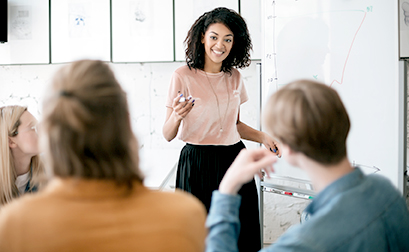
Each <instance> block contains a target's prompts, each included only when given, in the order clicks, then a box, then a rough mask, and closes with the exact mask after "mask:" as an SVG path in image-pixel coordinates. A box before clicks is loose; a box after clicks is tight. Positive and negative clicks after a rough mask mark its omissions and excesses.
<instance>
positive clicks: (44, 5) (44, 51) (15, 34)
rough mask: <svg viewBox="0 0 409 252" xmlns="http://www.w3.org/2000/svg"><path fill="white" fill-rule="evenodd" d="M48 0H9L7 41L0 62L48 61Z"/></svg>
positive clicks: (1, 48)
mask: <svg viewBox="0 0 409 252" xmlns="http://www.w3.org/2000/svg"><path fill="white" fill-rule="evenodd" d="M48 10H49V9H48V0H36V1H31V0H8V42H7V43H4V44H0V64H36V63H40V64H41V63H43V64H44V63H50V50H49V45H50V43H49V18H48V17H49V16H48V12H49V11H48Z"/></svg>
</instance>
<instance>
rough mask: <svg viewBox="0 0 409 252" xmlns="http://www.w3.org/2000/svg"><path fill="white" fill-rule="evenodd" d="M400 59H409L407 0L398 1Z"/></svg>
mask: <svg viewBox="0 0 409 252" xmlns="http://www.w3.org/2000/svg"><path fill="white" fill-rule="evenodd" d="M399 30H400V34H399V39H400V41H399V42H400V57H401V58H409V0H399Z"/></svg>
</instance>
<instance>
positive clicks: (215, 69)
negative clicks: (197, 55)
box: [203, 63, 222, 73]
mask: <svg viewBox="0 0 409 252" xmlns="http://www.w3.org/2000/svg"><path fill="white" fill-rule="evenodd" d="M221 70H222V63H220V64H206V63H205V65H204V68H203V71H205V72H206V73H220V71H221Z"/></svg>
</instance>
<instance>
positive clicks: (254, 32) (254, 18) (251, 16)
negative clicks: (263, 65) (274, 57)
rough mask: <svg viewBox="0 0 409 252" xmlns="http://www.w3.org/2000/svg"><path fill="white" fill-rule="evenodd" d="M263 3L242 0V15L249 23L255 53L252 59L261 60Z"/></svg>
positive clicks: (253, 0)
mask: <svg viewBox="0 0 409 252" xmlns="http://www.w3.org/2000/svg"><path fill="white" fill-rule="evenodd" d="M260 6H261V1H260V0H240V14H241V16H242V17H243V18H244V20H245V21H246V23H247V28H248V29H249V32H250V37H251V42H252V44H253V51H252V52H251V53H250V55H251V59H253V60H254V59H261V7H260Z"/></svg>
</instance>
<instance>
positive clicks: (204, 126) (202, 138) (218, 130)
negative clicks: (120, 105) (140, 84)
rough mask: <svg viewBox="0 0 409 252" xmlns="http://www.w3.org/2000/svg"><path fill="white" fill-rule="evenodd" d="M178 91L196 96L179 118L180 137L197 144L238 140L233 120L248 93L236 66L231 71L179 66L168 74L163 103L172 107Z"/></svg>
mask: <svg viewBox="0 0 409 252" xmlns="http://www.w3.org/2000/svg"><path fill="white" fill-rule="evenodd" d="M206 75H207V76H206ZM212 87H213V90H212ZM178 91H180V93H181V94H183V96H184V97H186V98H187V97H188V96H192V97H193V99H195V103H194V104H195V105H194V107H193V109H192V110H191V111H190V112H189V114H188V115H187V116H186V117H185V118H184V119H183V120H182V123H181V126H180V128H179V131H178V138H179V139H181V140H182V141H184V142H186V143H191V144H197V145H232V144H235V143H237V142H238V141H240V135H239V132H238V131H237V125H236V122H237V117H238V113H239V108H240V105H241V104H242V103H244V102H246V101H247V100H248V96H247V92H246V88H245V87H244V84H243V79H242V77H241V74H240V72H239V71H238V70H237V69H235V68H233V69H232V71H231V74H230V73H224V72H220V73H206V72H204V71H202V70H197V69H193V68H192V70H189V67H188V66H182V67H179V68H178V69H176V71H175V72H174V73H173V75H172V78H171V82H170V87H169V92H168V98H167V101H166V107H169V108H172V103H173V99H174V98H175V97H176V96H178V95H179V93H178ZM216 96H217V98H216ZM217 100H218V102H217ZM218 104H219V105H218Z"/></svg>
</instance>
